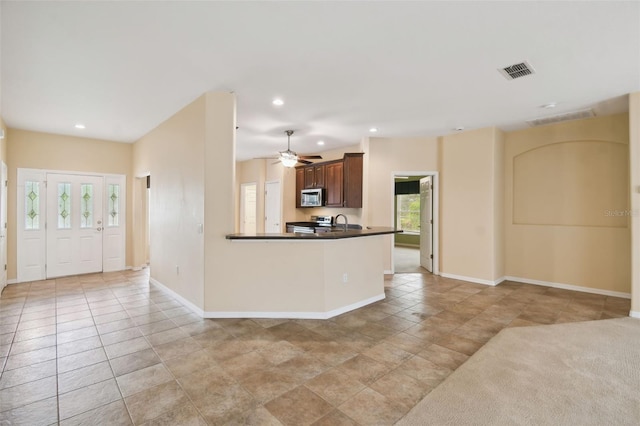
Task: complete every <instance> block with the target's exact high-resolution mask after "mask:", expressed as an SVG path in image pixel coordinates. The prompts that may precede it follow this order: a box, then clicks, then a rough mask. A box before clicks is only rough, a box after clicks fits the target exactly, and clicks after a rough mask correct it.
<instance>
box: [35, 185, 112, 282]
mask: <svg viewBox="0 0 640 426" xmlns="http://www.w3.org/2000/svg"><path fill="white" fill-rule="evenodd" d="M103 181H104V180H103V178H102V177H97V176H82V175H65V174H57V173H49V174H47V206H48V208H47V213H46V214H47V229H46V233H47V238H46V250H47V267H46V276H47V278H55V277H61V276H66V275H78V274H87V273H92V272H101V271H102V229H103V228H104V224H103V222H102V221H103V217H102V212H103V205H102V201H103V188H102V185H103Z"/></svg>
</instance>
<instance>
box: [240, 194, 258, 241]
mask: <svg viewBox="0 0 640 426" xmlns="http://www.w3.org/2000/svg"><path fill="white" fill-rule="evenodd" d="M257 188H258V185H257V184H256V183H255V182H250V183H243V184H240V232H242V233H247V234H255V233H256V230H257V229H256V226H257V219H256V218H257V215H258V210H257V208H258V204H257Z"/></svg>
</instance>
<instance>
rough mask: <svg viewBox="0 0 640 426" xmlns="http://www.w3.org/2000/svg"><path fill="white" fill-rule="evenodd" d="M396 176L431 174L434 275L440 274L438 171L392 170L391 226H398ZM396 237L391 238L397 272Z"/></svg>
mask: <svg viewBox="0 0 640 426" xmlns="http://www.w3.org/2000/svg"><path fill="white" fill-rule="evenodd" d="M396 176H431V178H432V182H433V191H432V192H431V198H432V200H433V232H432V234H431V241H432V242H433V272H432V274H433V275H440V216H439V214H440V191H439V187H440V178H439V172H437V171H420V172H417V171H394V172H391V200H393V201H392V202H391V203H390V204H391V205H390V208H391V223H390V226H392V227H393V228H395V227H396V224H395V215H394V208H395V199H396V198H395V178H396ZM394 244H395V238H391V273H392V274H394V273H395V266H394V260H395V259H394V254H393V247H394Z"/></svg>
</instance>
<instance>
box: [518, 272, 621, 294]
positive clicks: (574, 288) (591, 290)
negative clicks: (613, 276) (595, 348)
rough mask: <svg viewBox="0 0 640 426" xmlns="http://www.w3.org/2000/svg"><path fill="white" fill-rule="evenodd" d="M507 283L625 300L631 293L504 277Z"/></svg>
mask: <svg viewBox="0 0 640 426" xmlns="http://www.w3.org/2000/svg"><path fill="white" fill-rule="evenodd" d="M506 279H507V280H509V281H516V282H519V283H524V284H533V285H543V286H545V287H553V288H561V289H563V290H572V291H581V292H583V293H593V294H602V295H604V296H613V297H622V298H625V299H631V293H622V292H620V291H611V290H603V289H599V288H592V287H583V286H579V285H573V284H564V283H555V282H551V281H541V280H532V279H529V278H521V277H511V276H508V277H506Z"/></svg>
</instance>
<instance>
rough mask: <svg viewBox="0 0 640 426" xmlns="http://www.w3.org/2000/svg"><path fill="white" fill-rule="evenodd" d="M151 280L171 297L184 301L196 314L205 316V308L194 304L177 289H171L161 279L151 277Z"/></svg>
mask: <svg viewBox="0 0 640 426" xmlns="http://www.w3.org/2000/svg"><path fill="white" fill-rule="evenodd" d="M149 282H150V283H151V284H153V285H155V286H157V287H158V288H159V289H160V290H162V291H164V292H165V293H167V294H169V295H170V296H171V297H174V298H176V299H178V300H179V301H180V303H182V304H183V305H184V306H186V307H187V308H189V309H191V310H192V311H193V312H194V313H195V314H196V315H199V316H200V317H203V318H205V316H204V310H203V309H200V308H199V307H197V306H196V305H194V304H193V303H192V302H191V301H189V300H187V299H185V298H184V297H182V296H181V295H179V294H178V293H176V292H175V291H173V290H171V289H170V288H169V287H167V286H165V285H164V284H162V283H161V282H160V281H158V280H156V279H155V278H149Z"/></svg>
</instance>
